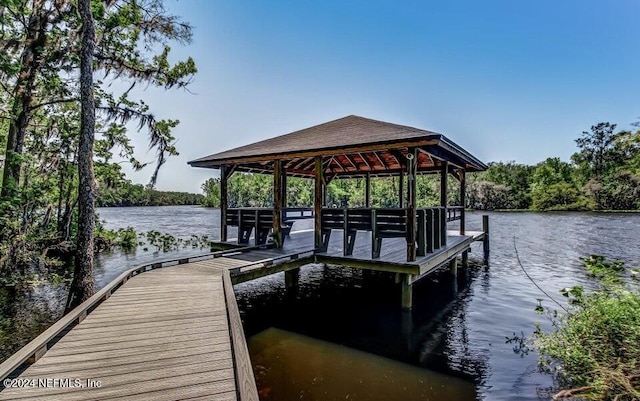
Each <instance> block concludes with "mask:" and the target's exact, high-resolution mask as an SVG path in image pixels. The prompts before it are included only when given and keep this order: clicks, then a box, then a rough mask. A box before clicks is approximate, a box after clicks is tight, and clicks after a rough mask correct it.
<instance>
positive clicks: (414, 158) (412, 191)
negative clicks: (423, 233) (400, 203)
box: [407, 149, 418, 262]
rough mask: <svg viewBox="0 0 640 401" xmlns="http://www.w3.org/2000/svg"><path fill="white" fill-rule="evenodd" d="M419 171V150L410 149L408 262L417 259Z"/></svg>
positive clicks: (408, 158)
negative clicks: (417, 191)
mask: <svg viewBox="0 0 640 401" xmlns="http://www.w3.org/2000/svg"><path fill="white" fill-rule="evenodd" d="M417 173H418V150H417V149H409V153H408V154H407V189H408V191H407V198H408V199H407V262H413V261H415V260H416V251H417V248H416V236H417V235H416V234H417V233H416V228H417V227H416V213H417V212H416V210H417V207H416V205H417V199H416V178H417Z"/></svg>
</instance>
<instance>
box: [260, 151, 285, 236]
mask: <svg viewBox="0 0 640 401" xmlns="http://www.w3.org/2000/svg"><path fill="white" fill-rule="evenodd" d="M283 175H286V173H285V171H284V169H283V168H282V160H279V159H278V160H274V161H273V243H274V244H275V245H276V248H282V246H283V242H284V238H283V235H282V205H283V203H284V196H285V195H284V190H283V186H282V184H283V181H284V180H283ZM256 224H258V223H257V221H256ZM257 237H258V232H257V228H256V238H257ZM256 243H257V240H256Z"/></svg>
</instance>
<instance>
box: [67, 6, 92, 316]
mask: <svg viewBox="0 0 640 401" xmlns="http://www.w3.org/2000/svg"><path fill="white" fill-rule="evenodd" d="M78 11H79V13H80V18H81V19H82V44H81V46H80V108H81V120H80V121H81V122H80V142H79V146H78V179H79V185H78V236H77V239H76V244H77V247H76V256H75V270H74V274H73V281H72V283H71V288H70V290H69V297H68V299H67V308H66V309H67V311H70V310H71V309H73V308H74V307H76V306H78V305H79V304H81V303H82V302H84V301H85V300H87V299H88V298H89V297H91V296H92V295H93V253H94V249H93V230H94V227H95V218H94V214H95V178H94V175H93V142H94V138H95V124H96V110H95V101H94V97H93V51H94V47H95V27H94V22H93V14H92V12H91V0H78Z"/></svg>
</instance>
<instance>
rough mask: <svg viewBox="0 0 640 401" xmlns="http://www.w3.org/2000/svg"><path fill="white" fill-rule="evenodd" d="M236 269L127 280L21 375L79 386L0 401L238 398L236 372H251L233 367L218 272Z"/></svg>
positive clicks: (155, 273)
mask: <svg viewBox="0 0 640 401" xmlns="http://www.w3.org/2000/svg"><path fill="white" fill-rule="evenodd" d="M242 264H246V262H243V261H240V260H235V259H229V258H224V257H221V258H216V259H211V260H207V261H201V262H195V263H189V264H183V265H176V266H171V267H166V268H162V269H155V270H152V271H149V272H145V273H143V274H139V275H137V276H135V277H133V278H131V279H130V280H128V281H127V282H126V283H125V284H124V285H123V286H122V287H120V288H119V289H118V290H117V291H115V292H114V293H113V295H111V297H109V298H108V299H107V300H106V301H104V302H102V303H101V304H100V305H99V306H98V307H97V308H96V309H95V310H94V311H93V312H91V313H90V314H89V315H88V316H87V317H86V318H85V319H84V320H83V321H82V322H81V323H80V324H78V325H77V326H75V327H73V329H71V330H70V331H69V332H68V333H67V334H65V335H64V336H63V337H62V338H61V339H60V340H59V341H58V342H57V343H56V344H55V345H53V346H52V347H51V349H50V350H49V351H48V352H47V353H46V354H45V355H44V356H43V357H42V358H40V359H39V360H38V361H36V362H35V363H34V364H33V365H31V366H30V367H29V368H27V369H26V370H24V372H22V374H21V375H20V378H24V379H35V380H36V381H37V380H38V379H70V382H71V383H73V384H74V385H75V384H76V382H75V380H76V379H80V382H79V383H80V384H81V385H83V386H84V387H76V388H71V387H69V386H66V387H65V386H62V385H60V383H58V384H56V383H53V385H51V386H47V387H46V388H45V387H43V385H40V384H38V385H37V386H35V387H30V386H28V387H26V388H6V389H4V390H3V391H2V392H0V399H2V400H104V399H109V400H118V399H122V400H124V399H126V400H185V399H189V400H196V399H208V400H212V399H215V400H236V399H238V396H237V395H238V392H237V390H238V389H237V385H236V374H235V371H236V370H237V369H238V368H244V369H246V368H247V366H244V367H242V366H239V365H242V364H243V363H244V364H245V365H248V369H251V365H250V362H249V361H248V358H247V361H246V362H243V361H238V360H234V348H233V343H232V336H233V332H232V330H231V329H232V327H230V324H229V321H230V319H229V318H228V316H227V309H228V308H229V305H228V299H227V298H226V297H225V288H224V277H223V272H224V269H230V268H235V267H238V266H240V265H242ZM229 285H230V283H229ZM227 295H228V294H227ZM231 296H233V293H231ZM233 307H235V308H236V312H237V305H235V300H233ZM238 322H239V320H238ZM236 324H239V323H236ZM236 329H237V328H236ZM241 329H242V327H241V326H240V330H241ZM242 341H243V342H244V338H242ZM243 345H244V346H246V344H243ZM234 364H235V369H234ZM251 378H253V376H251ZM87 380H93V381H94V383H98V382H99V383H100V387H94V388H90V387H88V382H87ZM43 383H44V382H43ZM36 384H37V382H36ZM254 386H255V383H254ZM255 399H256V400H257V394H255Z"/></svg>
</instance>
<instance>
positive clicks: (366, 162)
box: [358, 153, 373, 171]
mask: <svg viewBox="0 0 640 401" xmlns="http://www.w3.org/2000/svg"><path fill="white" fill-rule="evenodd" d="M358 156H360V158H361V159H362V161H363V162H364V164H366V165H367V167H368V168H369V171H373V168H372V167H371V164H369V160H367V158H366V157H364V155H363V154H362V153H358Z"/></svg>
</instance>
